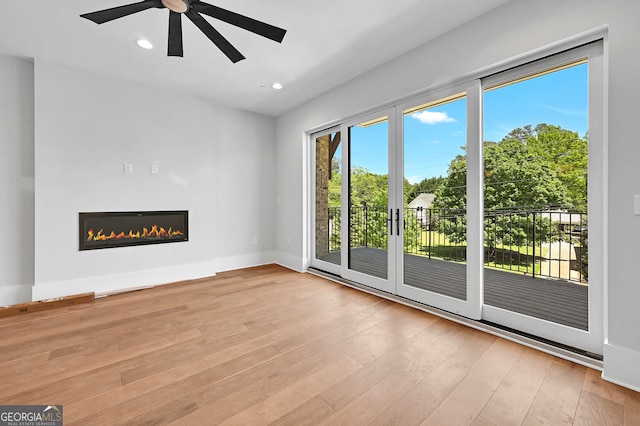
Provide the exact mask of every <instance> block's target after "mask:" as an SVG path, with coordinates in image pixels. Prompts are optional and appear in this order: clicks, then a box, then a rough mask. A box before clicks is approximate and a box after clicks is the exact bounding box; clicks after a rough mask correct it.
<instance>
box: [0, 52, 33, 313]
mask: <svg viewBox="0 0 640 426" xmlns="http://www.w3.org/2000/svg"><path fill="white" fill-rule="evenodd" d="M33 108H34V106H33V62H32V61H28V60H24V59H18V58H13V57H8V56H1V55H0V147H1V149H2V151H1V152H2V154H1V155H0V205H1V206H2V208H0V235H1V237H0V305H11V304H15V303H21V302H25V301H27V300H31V286H32V285H33V266H34V265H33V239H34V233H33V224H34V193H33V186H34V166H33V148H34V140H33Z"/></svg>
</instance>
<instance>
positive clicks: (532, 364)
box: [480, 351, 555, 424]
mask: <svg viewBox="0 0 640 426" xmlns="http://www.w3.org/2000/svg"><path fill="white" fill-rule="evenodd" d="M554 360H555V359H554V357H552V356H551V355H547V354H545V353H542V352H533V351H523V353H522V354H521V355H520V358H518V360H517V361H516V363H515V364H514V365H513V368H511V371H509V373H508V374H507V376H506V377H505V379H504V380H503V381H502V383H501V384H500V386H499V387H498V389H497V390H496V392H495V393H494V394H493V396H492V397H491V399H489V401H488V402H487V404H486V405H485V406H484V408H483V409H482V411H481V412H480V416H482V417H483V418H484V419H485V420H488V421H490V422H493V423H495V424H521V423H522V422H523V421H524V419H525V418H526V417H527V413H528V412H529V407H530V406H531V404H532V403H533V400H534V399H535V397H536V394H537V393H538V390H539V389H540V386H542V382H543V380H544V378H545V377H546V375H547V373H548V371H549V369H550V368H551V365H552V364H553V362H554Z"/></svg>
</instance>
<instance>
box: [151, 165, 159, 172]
mask: <svg viewBox="0 0 640 426" xmlns="http://www.w3.org/2000/svg"><path fill="white" fill-rule="evenodd" d="M158 173H160V167H159V166H158V165H157V164H156V163H153V164H151V174H152V175H157V174H158Z"/></svg>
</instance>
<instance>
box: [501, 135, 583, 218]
mask: <svg viewBox="0 0 640 426" xmlns="http://www.w3.org/2000/svg"><path fill="white" fill-rule="evenodd" d="M505 139H515V140H518V141H520V142H521V143H523V144H524V145H526V146H527V147H528V148H529V149H530V151H531V152H532V153H533V154H534V155H535V156H536V157H537V158H538V159H539V160H538V161H540V162H544V163H547V164H549V166H550V167H551V168H553V169H554V170H555V172H556V176H557V177H558V179H560V181H561V182H562V183H563V184H564V186H565V187H566V192H567V199H566V205H565V206H564V207H572V208H574V209H576V210H578V211H582V212H586V209H587V174H588V163H589V162H588V151H589V146H588V137H587V136H586V135H585V136H584V137H583V138H581V137H580V136H579V135H578V133H577V132H572V131H570V130H566V129H563V128H561V127H560V126H553V125H549V124H544V123H543V124H538V125H537V126H536V127H535V128H532V126H524V127H523V128H518V129H515V130H513V131H512V132H511V133H509V134H508V135H507V136H506V137H505Z"/></svg>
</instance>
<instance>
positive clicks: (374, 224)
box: [329, 206, 588, 283]
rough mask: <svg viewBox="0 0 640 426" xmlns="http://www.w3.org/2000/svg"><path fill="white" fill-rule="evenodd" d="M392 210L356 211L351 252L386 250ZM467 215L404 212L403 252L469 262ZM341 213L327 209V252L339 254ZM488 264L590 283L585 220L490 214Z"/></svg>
mask: <svg viewBox="0 0 640 426" xmlns="http://www.w3.org/2000/svg"><path fill="white" fill-rule="evenodd" d="M387 219H388V210H387V208H386V207H379V206H353V207H351V211H350V215H349V224H350V232H349V236H350V246H351V247H352V248H357V247H369V248H379V249H384V250H386V249H387V244H388V228H387V226H388V225H387ZM466 223H467V218H466V212H465V211H464V210H456V209H435V208H429V209H426V208H421V207H418V208H408V207H407V208H405V209H404V252H405V253H407V254H412V255H418V256H425V257H428V258H433V259H441V260H447V261H454V262H465V261H466V258H467V243H466ZM341 229H342V225H341V208H340V207H330V208H329V251H331V252H333V251H339V250H340V248H341ZM484 252H485V253H484V263H485V266H486V267H490V268H497V269H503V270H509V271H512V272H518V273H522V274H526V275H530V276H532V277H538V276H543V277H548V278H555V279H562V280H567V281H575V282H582V283H587V282H588V227H587V215H586V214H585V213H581V212H571V211H566V210H549V209H537V210H536V209H529V210H526V209H522V210H486V211H485V213H484Z"/></svg>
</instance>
